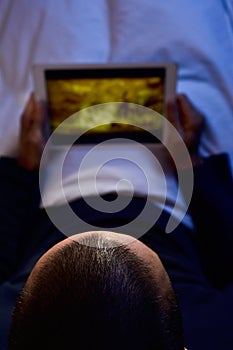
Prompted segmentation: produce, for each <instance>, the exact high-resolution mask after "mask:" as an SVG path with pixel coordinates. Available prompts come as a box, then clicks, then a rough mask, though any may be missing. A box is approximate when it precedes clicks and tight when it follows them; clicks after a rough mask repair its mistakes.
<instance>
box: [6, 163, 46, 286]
mask: <svg viewBox="0 0 233 350" xmlns="http://www.w3.org/2000/svg"><path fill="white" fill-rule="evenodd" d="M38 184H39V181H38V171H28V170H26V169H23V168H21V167H20V166H18V164H17V161H16V160H15V159H12V158H7V157H2V158H0V218H1V224H0V283H2V282H4V281H6V280H7V279H8V278H9V277H10V276H11V274H12V273H13V272H14V271H15V269H16V268H18V263H19V261H20V255H21V254H22V253H23V246H22V242H23V241H25V239H23V238H24V236H25V234H26V231H27V228H28V227H29V226H30V224H31V222H32V220H33V217H34V214H35V212H36V210H37V208H38V206H39V198H40V197H39V186H38Z"/></svg>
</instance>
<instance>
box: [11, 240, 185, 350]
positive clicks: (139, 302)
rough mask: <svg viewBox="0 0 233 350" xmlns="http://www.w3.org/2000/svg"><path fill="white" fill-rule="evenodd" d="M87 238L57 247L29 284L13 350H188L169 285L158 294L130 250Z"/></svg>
mask: <svg viewBox="0 0 233 350" xmlns="http://www.w3.org/2000/svg"><path fill="white" fill-rule="evenodd" d="M88 240H91V244H90V242H86V243H87V244H86V245H84V244H80V243H77V242H75V241H73V242H72V243H71V244H67V245H64V246H63V247H62V248H59V249H58V250H57V251H56V253H55V254H53V255H51V256H49V257H48V259H46V261H45V262H43V266H42V268H41V271H40V273H37V274H36V276H35V278H34V280H33V283H31V284H30V286H28V285H27V284H26V285H25V287H24V289H23V290H22V292H21V294H20V296H19V298H18V301H17V304H16V307H15V310H14V314H13V319H12V325H11V330H10V336H9V347H8V349H9V350H15V349H23V350H28V349H30V350H31V349H34V350H37V349H56V350H57V349H87V350H92V349H95V350H96V349H98V348H100V349H103V350H105V349H108V350H109V349H119V348H121V349H127V350H129V349H134V350H135V349H140V350H141V349H143V350H148V349H154V350H155V349H157V350H160V349H169V350H181V349H182V350H183V348H184V343H183V333H182V321H181V314H180V310H179V307H178V304H177V300H176V296H175V294H174V291H173V289H172V287H171V284H170V281H169V280H168V283H166V284H165V285H164V282H163V287H162V288H161V287H160V284H161V283H160V282H161V281H159V280H158V278H157V277H156V276H154V274H152V272H151V269H150V268H149V266H147V265H146V264H145V262H144V261H142V260H141V259H140V258H139V257H138V256H137V255H136V254H134V253H133V252H132V251H131V250H129V249H128V248H127V246H125V245H122V246H115V247H113V246H112V244H111V242H109V241H108V240H105V239H104V238H102V237H100V236H98V235H94V236H92V237H90V238H88ZM94 241H95V242H94ZM93 242H94V243H95V247H93ZM83 243H85V242H83ZM90 245H91V246H90ZM164 272H165V271H164Z"/></svg>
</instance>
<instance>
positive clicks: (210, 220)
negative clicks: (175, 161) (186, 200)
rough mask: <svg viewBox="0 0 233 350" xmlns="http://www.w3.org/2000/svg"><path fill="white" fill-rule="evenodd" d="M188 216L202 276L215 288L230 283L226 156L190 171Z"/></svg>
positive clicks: (231, 188) (230, 192) (232, 258)
mask: <svg viewBox="0 0 233 350" xmlns="http://www.w3.org/2000/svg"><path fill="white" fill-rule="evenodd" d="M189 209H190V213H191V215H192V218H193V222H194V225H195V228H196V239H197V247H198V251H199V255H200V260H201V263H202V265H203V269H204V271H205V274H206V276H208V278H209V280H210V281H211V283H212V284H213V285H214V286H215V287H217V288H223V287H224V286H225V285H226V284H227V283H229V282H231V281H232V280H233V179H232V174H231V170H230V166H229V162H228V156H227V155H226V154H221V155H214V156H211V157H209V158H207V159H205V161H204V162H203V164H202V165H200V166H198V167H196V168H194V190H193V196H192V200H191V204H190V208H189Z"/></svg>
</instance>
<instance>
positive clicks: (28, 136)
mask: <svg viewBox="0 0 233 350" xmlns="http://www.w3.org/2000/svg"><path fill="white" fill-rule="evenodd" d="M43 122H44V108H43V105H42V104H41V103H39V102H37V101H36V100H35V97H34V94H31V96H30V98H29V101H28V103H27V105H26V108H25V110H24V112H23V114H22V117H21V124H20V135H19V154H18V163H19V165H20V166H22V167H23V168H25V169H28V170H35V169H38V168H39V165H40V160H41V155H42V152H43V148H44V137H43Z"/></svg>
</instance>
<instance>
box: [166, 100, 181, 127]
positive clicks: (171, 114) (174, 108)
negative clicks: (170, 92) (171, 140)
mask: <svg viewBox="0 0 233 350" xmlns="http://www.w3.org/2000/svg"><path fill="white" fill-rule="evenodd" d="M166 114H167V119H168V121H169V122H170V123H171V124H172V125H173V126H174V127H175V128H176V129H177V131H178V132H181V131H182V127H181V123H180V116H179V108H178V105H177V101H175V102H174V101H168V102H167V105H166Z"/></svg>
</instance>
